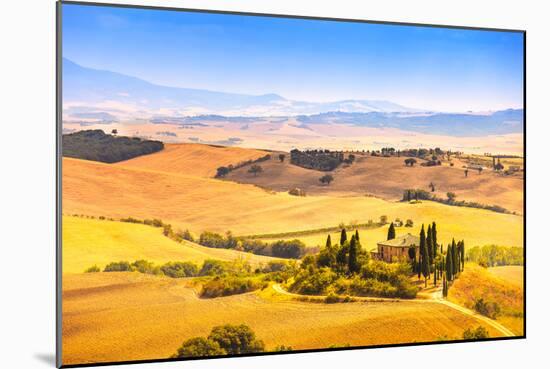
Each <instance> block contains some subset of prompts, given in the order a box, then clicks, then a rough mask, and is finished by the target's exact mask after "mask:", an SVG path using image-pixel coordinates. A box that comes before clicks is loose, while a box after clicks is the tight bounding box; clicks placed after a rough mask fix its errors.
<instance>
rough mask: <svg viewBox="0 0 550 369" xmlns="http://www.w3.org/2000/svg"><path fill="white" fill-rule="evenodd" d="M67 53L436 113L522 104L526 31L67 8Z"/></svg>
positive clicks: (180, 79) (179, 75) (184, 80)
mask: <svg viewBox="0 0 550 369" xmlns="http://www.w3.org/2000/svg"><path fill="white" fill-rule="evenodd" d="M63 56H64V57H66V58H68V59H71V60H72V61H74V62H76V63H78V64H80V65H82V66H86V67H91V68H96V69H105V70H110V71H113V72H119V73H123V74H127V75H130V76H135V77H139V78H142V79H144V80H147V81H149V82H153V83H156V84H160V85H165V86H176V87H188V88H201V89H209V90H216V91H224V92H234V93H246V94H265V93H277V94H280V95H282V96H284V97H286V98H289V99H294V100H305V101H335V100H344V99H377V100H390V101H393V102H396V103H399V104H402V105H405V106H409V107H415V108H422V109H432V110H440V111H469V110H473V111H482V110H499V109H506V108H522V107H523V35H522V34H520V33H513V32H493V31H472V30H458V29H444V28H431V27H410V26H395V25H380V24H367V23H343V22H333V21H312V20H300V19H283V18H270V17H250V16H235V15H221V14H206V13H187V12H174V11H161V10H143V9H129V8H113V7H98V6H83V5H75V4H65V5H63Z"/></svg>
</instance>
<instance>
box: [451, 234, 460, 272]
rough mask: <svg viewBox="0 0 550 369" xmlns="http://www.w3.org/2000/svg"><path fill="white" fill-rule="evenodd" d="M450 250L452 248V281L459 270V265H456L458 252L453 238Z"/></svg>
mask: <svg viewBox="0 0 550 369" xmlns="http://www.w3.org/2000/svg"><path fill="white" fill-rule="evenodd" d="M451 248H452V251H453V253H452V255H453V279H454V277H455V276H456V275H457V274H458V269H459V267H460V266H459V265H458V260H459V259H458V250H457V247H456V242H455V239H454V238H453V243H452V244H451Z"/></svg>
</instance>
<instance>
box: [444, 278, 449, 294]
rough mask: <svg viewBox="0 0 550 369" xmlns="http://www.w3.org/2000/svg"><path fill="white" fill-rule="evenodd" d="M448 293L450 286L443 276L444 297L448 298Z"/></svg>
mask: <svg viewBox="0 0 550 369" xmlns="http://www.w3.org/2000/svg"><path fill="white" fill-rule="evenodd" d="M447 292H448V286H447V278H446V277H445V275H443V297H447Z"/></svg>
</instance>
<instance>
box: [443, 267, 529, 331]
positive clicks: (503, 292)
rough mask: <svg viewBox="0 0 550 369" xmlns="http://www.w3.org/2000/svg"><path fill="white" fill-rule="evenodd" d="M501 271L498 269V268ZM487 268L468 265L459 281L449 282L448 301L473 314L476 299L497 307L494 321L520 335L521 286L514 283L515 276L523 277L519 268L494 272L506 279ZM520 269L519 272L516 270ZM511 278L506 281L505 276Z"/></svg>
mask: <svg viewBox="0 0 550 369" xmlns="http://www.w3.org/2000/svg"><path fill="white" fill-rule="evenodd" d="M498 268H502V267H498ZM498 268H489V269H484V268H482V267H480V266H478V265H476V264H473V263H468V264H466V267H465V269H464V272H462V273H461V275H460V277H459V278H458V279H457V280H456V281H454V282H453V285H452V287H451V288H450V289H449V295H448V298H449V300H450V301H453V302H456V303H458V304H460V305H462V306H465V307H467V308H469V309H472V310H474V305H475V301H476V299H479V298H483V300H484V301H486V302H490V303H493V302H494V303H497V304H498V306H499V307H500V310H501V314H500V315H499V316H497V319H496V320H497V321H498V322H499V323H501V324H502V325H504V326H506V327H507V328H509V329H511V330H512V331H513V332H514V333H516V334H518V335H521V334H523V319H524V317H523V313H524V305H523V297H524V296H523V294H524V291H523V284H521V285H520V284H518V283H517V275H518V274H520V273H521V274H522V275H523V267H515V268H513V269H515V270H514V271H513V272H512V273H510V270H511V269H510V268H508V267H504V268H507V269H508V271H503V272H500V271H499V272H497V273H503V274H506V275H507V276H506V277H504V278H503V277H501V276H495V274H494V272H493V271H491V269H498ZM518 268H519V269H521V271H520V270H518ZM511 274H515V277H512V279H514V280H513V281H510V277H508V275H511Z"/></svg>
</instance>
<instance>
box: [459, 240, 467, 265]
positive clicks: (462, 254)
mask: <svg viewBox="0 0 550 369" xmlns="http://www.w3.org/2000/svg"><path fill="white" fill-rule="evenodd" d="M465 249H466V248H465V246H464V240H462V241H460V262H461V264H462V271H464V258H465V257H464V254H465V253H466V252H465Z"/></svg>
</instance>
